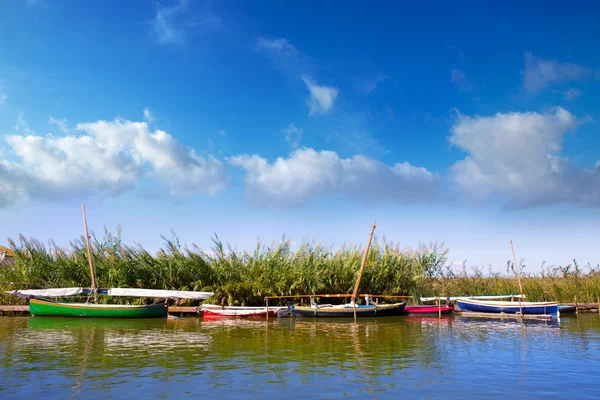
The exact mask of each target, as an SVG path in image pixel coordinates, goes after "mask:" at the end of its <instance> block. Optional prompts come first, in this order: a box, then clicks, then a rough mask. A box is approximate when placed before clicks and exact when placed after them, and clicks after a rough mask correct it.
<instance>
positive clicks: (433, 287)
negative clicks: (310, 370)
mask: <svg viewBox="0 0 600 400" xmlns="http://www.w3.org/2000/svg"><path fill="white" fill-rule="evenodd" d="M163 240H164V245H163V246H162V248H161V249H159V250H158V251H157V252H156V253H150V252H149V251H147V250H146V249H144V248H143V247H142V246H140V245H135V246H130V245H126V244H124V243H123V242H122V240H121V229H120V227H119V229H118V230H117V234H116V235H113V234H111V233H110V232H108V231H107V230H106V229H105V231H104V234H103V235H102V236H101V237H96V236H94V235H93V236H92V253H93V258H94V264H95V269H96V275H97V280H98V283H99V285H100V286H101V287H133V288H153V289H176V290H198V291H212V292H214V293H215V295H214V296H213V297H212V298H211V299H210V300H209V301H210V302H211V303H218V304H224V305H262V304H264V297H265V296H269V295H271V296H272V295H296V294H319V293H352V290H353V288H354V284H355V282H356V278H357V274H358V270H359V267H360V263H361V261H362V257H363V254H364V249H363V248H362V247H360V246H358V247H357V246H350V247H347V246H344V247H342V248H340V249H337V250H332V249H328V248H325V247H323V246H322V245H320V244H314V243H310V242H305V243H303V244H302V245H300V246H299V247H298V248H296V249H294V248H293V246H292V244H291V242H290V241H289V240H287V239H286V238H285V237H283V238H282V241H281V242H280V243H271V244H269V245H265V244H262V243H257V245H256V247H255V248H254V249H253V250H252V251H238V250H235V249H232V248H231V247H230V246H227V245H225V244H224V243H223V241H221V240H220V239H219V238H218V237H217V236H215V237H214V238H213V245H212V247H211V248H210V250H208V251H203V250H201V249H200V248H199V247H198V246H196V245H192V246H191V247H188V246H183V245H181V243H180V242H179V239H178V238H177V237H176V236H175V235H174V234H173V236H172V237H171V238H166V237H163ZM9 245H10V247H11V248H12V249H13V250H14V252H15V263H14V264H15V265H14V267H13V268H7V267H2V268H0V282H19V283H18V284H14V285H7V284H4V283H2V284H0V289H2V290H9V289H16V288H26V287H27V288H48V287H74V286H84V287H88V286H89V285H90V276H89V267H88V262H87V254H86V247H85V242H84V239H83V237H80V238H78V239H75V240H73V241H71V242H70V244H69V246H68V248H62V247H60V246H57V245H56V244H55V243H54V242H53V241H50V243H48V244H47V245H46V244H43V243H41V242H40V241H39V240H36V239H28V238H26V237H24V236H23V235H20V236H19V240H18V242H16V241H13V240H10V239H9ZM447 253H448V250H447V249H446V248H444V245H443V244H438V243H430V244H428V245H425V244H422V245H420V246H419V247H418V248H417V249H415V250H410V249H409V250H406V249H401V248H400V247H399V246H398V245H397V244H394V243H391V242H388V241H386V239H385V238H383V239H382V240H378V239H377V237H375V238H374V242H373V245H372V248H371V251H370V252H369V256H368V259H367V265H366V267H365V271H364V275H363V278H362V280H361V287H360V292H361V293H373V294H387V295H411V296H413V297H414V298H415V299H417V302H418V298H419V297H421V296H432V295H441V296H455V295H483V294H490V295H491V294H510V293H518V292H519V287H518V283H517V281H516V279H515V278H514V277H512V275H511V276H509V277H506V276H501V275H500V274H498V273H492V272H489V273H488V274H484V273H483V270H482V269H474V270H473V271H471V272H467V270H466V269H464V268H463V270H462V271H458V272H456V271H453V270H452V269H450V268H449V267H448V266H447ZM507 272H510V271H508V270H507ZM522 282H523V290H524V292H525V293H526V294H527V297H528V300H532V301H535V300H540V301H541V300H557V301H561V302H572V301H573V299H574V297H575V296H577V300H578V301H579V302H596V301H597V300H598V296H599V295H600V290H599V288H600V267H598V266H597V267H595V268H593V267H591V266H590V265H588V266H587V267H586V268H580V267H579V265H578V264H577V263H576V262H575V261H574V263H573V264H572V265H569V266H567V267H545V266H544V267H543V268H542V272H541V273H539V274H523V275H522ZM102 301H116V300H114V299H110V298H103V300H102ZM141 301H144V299H137V300H135V302H141ZM19 302H23V301H19V300H17V299H15V298H13V297H12V296H0V304H9V303H11V304H16V303H19ZM182 303H183V302H182ZM185 303H186V304H195V303H194V302H185Z"/></svg>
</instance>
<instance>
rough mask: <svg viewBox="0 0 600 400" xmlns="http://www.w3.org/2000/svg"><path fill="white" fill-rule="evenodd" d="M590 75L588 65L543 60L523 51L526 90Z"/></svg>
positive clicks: (537, 89) (530, 90) (585, 77)
mask: <svg viewBox="0 0 600 400" xmlns="http://www.w3.org/2000/svg"><path fill="white" fill-rule="evenodd" d="M591 76H592V70H591V69H590V68H588V67H583V66H581V65H577V64H572V63H560V62H557V61H554V60H543V59H541V58H537V57H535V56H534V55H533V54H531V53H530V52H526V53H525V69H524V70H523V87H524V88H525V90H527V91H528V92H532V93H535V92H539V91H540V90H542V89H545V88H546V87H548V86H551V85H553V84H558V83H563V82H570V81H577V80H582V79H587V78H590V77H591Z"/></svg>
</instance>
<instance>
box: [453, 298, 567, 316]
mask: <svg viewBox="0 0 600 400" xmlns="http://www.w3.org/2000/svg"><path fill="white" fill-rule="evenodd" d="M456 304H457V305H458V307H459V308H460V309H461V311H466V312H480V313H490V314H499V313H506V314H518V313H520V312H521V310H522V312H523V314H529V315H531V314H534V315H559V312H558V303H556V302H553V301H547V302H528V301H522V302H521V304H520V305H519V302H518V301H486V300H474V299H460V300H456Z"/></svg>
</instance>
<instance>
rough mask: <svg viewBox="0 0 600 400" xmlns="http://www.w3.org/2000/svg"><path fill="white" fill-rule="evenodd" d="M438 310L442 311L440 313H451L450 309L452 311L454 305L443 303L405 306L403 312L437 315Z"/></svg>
mask: <svg viewBox="0 0 600 400" xmlns="http://www.w3.org/2000/svg"><path fill="white" fill-rule="evenodd" d="M440 311H441V312H442V314H452V311H454V306H453V305H452V304H450V305H443V306H441V307H438V306H435V305H433V306H406V307H404V314H409V315H432V314H435V315H438V314H439V313H440Z"/></svg>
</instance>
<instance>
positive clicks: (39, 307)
mask: <svg viewBox="0 0 600 400" xmlns="http://www.w3.org/2000/svg"><path fill="white" fill-rule="evenodd" d="M167 311H168V307H167V304H166V303H160V304H150V305H134V306H132V305H113V304H94V303H56V302H53V301H46V300H39V299H31V300H29V312H30V313H31V315H34V316H47V317H96V318H165V317H166V316H167Z"/></svg>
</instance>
